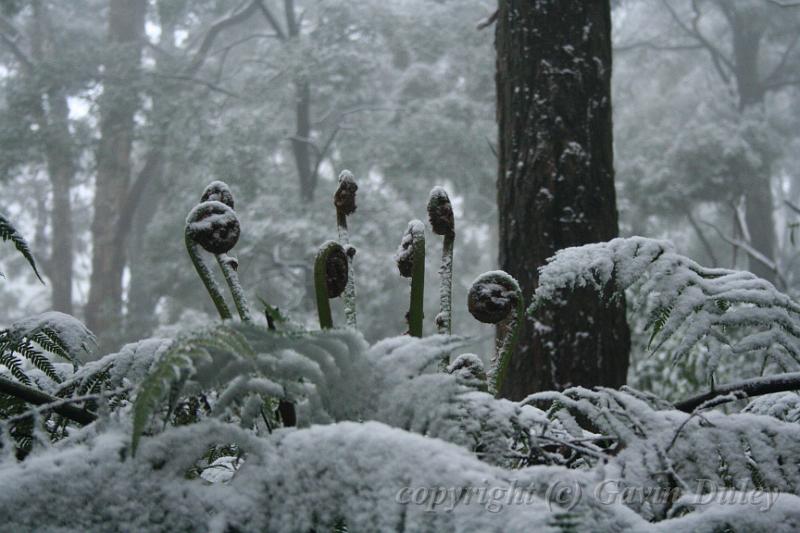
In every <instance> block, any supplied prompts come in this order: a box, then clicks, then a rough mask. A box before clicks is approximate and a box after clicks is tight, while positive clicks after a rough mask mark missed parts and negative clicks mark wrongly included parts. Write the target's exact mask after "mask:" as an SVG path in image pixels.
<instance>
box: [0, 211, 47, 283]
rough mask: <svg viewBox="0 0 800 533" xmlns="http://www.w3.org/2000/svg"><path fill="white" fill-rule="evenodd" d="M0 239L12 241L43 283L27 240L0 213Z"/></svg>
mask: <svg viewBox="0 0 800 533" xmlns="http://www.w3.org/2000/svg"><path fill="white" fill-rule="evenodd" d="M0 239H2V240H3V241H4V242H5V241H11V242H12V244H14V247H15V248H16V249H17V251H18V252H19V253H21V254H22V257H24V258H25V260H26V261H27V262H28V264H29V265H30V266H31V268H32V269H33V273H34V274H36V277H37V278H38V279H39V281H41V282H42V283H44V280H43V279H42V276H41V275H40V274H39V269H38V268H37V266H36V260H35V259H34V258H33V253H32V252H31V249H30V247H29V246H28V242H27V241H26V240H25V238H24V237H23V236H22V235H21V234H20V233H19V231H17V229H16V228H15V227H14V225H13V224H11V222H10V221H9V220H8V219H7V218H6V217H4V216H3V215H2V214H0Z"/></svg>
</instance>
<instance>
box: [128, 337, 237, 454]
mask: <svg viewBox="0 0 800 533" xmlns="http://www.w3.org/2000/svg"><path fill="white" fill-rule="evenodd" d="M210 350H217V351H220V352H222V353H223V354H226V355H232V356H242V355H249V356H252V355H253V351H252V349H251V348H250V346H249V345H248V344H247V341H246V340H245V339H244V337H242V336H241V335H240V334H239V333H237V332H236V331H234V330H233V329H231V328H229V327H227V326H217V327H215V328H209V329H203V330H200V331H198V332H191V333H187V334H185V335H183V336H180V337H178V338H177V339H175V341H174V342H173V343H172V345H171V346H170V348H169V349H168V350H167V352H166V353H165V354H164V355H163V356H162V357H161V358H160V360H159V361H158V362H157V363H156V364H155V366H154V368H153V369H152V371H151V372H150V373H149V374H148V375H147V377H146V378H145V379H144V380H143V381H142V382H141V384H140V385H139V386H138V388H137V391H136V400H135V402H134V405H133V434H132V435H133V436H132V440H131V450H132V453H135V452H136V448H137V446H138V444H139V439H140V437H141V435H142V432H143V431H144V429H145V427H146V426H147V423H148V421H149V419H150V416H151V415H152V414H153V413H154V412H155V411H156V410H157V409H158V407H159V405H160V404H161V402H162V401H163V399H164V396H166V395H167V393H168V392H171V393H172V394H173V395H174V394H178V393H179V392H180V391H179V390H176V386H180V385H183V384H184V383H185V381H186V379H187V378H188V377H190V376H192V375H194V374H195V372H196V371H197V366H199V365H201V364H202V363H210V362H211V361H212V358H211V354H210V352H209V351H210Z"/></svg>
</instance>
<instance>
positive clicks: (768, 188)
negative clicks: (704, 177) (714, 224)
mask: <svg viewBox="0 0 800 533" xmlns="http://www.w3.org/2000/svg"><path fill="white" fill-rule="evenodd" d="M723 12H724V13H725V15H726V17H727V18H728V23H729V24H730V26H731V29H732V30H733V31H732V40H733V63H734V65H736V68H735V70H734V71H733V77H734V78H735V83H736V88H737V90H738V93H739V109H740V110H741V111H742V112H745V111H747V110H748V109H749V108H751V107H757V106H762V105H763V104H764V96H765V92H766V90H765V87H764V85H763V83H762V82H761V79H760V77H759V68H758V57H759V49H760V44H761V40H762V38H763V36H764V29H765V28H764V26H763V25H762V24H761V23H755V24H754V23H753V21H752V20H748V18H749V17H748V16H747V15H746V14H745V13H743V12H740V11H738V10H737V9H735V8H734V7H732V6H727V7H726V6H724V5H723ZM761 155H762V164H761V165H760V166H754V165H752V164H750V162H749V158H741V159H742V160H743V161H746V163H744V164H743V165H741V166H740V167H739V168H735V169H732V172H733V173H735V175H736V177H737V179H738V181H739V185H740V187H741V189H742V193H743V194H744V197H745V220H746V222H747V230H748V232H749V234H750V235H749V236H750V244H751V245H752V246H753V248H755V249H756V250H758V251H759V252H761V254H763V255H764V256H765V257H766V258H767V259H769V260H776V254H775V217H774V213H773V211H774V209H773V207H772V180H771V176H772V164H771V161H770V159H771V156H769V155H768V154H764V153H762V154H761ZM748 266H749V268H750V271H751V272H753V273H754V274H755V275H757V276H759V277H762V278H764V279H766V280H769V281H771V282H773V283H775V278H776V276H775V271H774V270H773V269H771V268H770V267H769V266H767V265H765V264H764V263H763V262H762V261H759V260H758V259H756V258H754V257H748Z"/></svg>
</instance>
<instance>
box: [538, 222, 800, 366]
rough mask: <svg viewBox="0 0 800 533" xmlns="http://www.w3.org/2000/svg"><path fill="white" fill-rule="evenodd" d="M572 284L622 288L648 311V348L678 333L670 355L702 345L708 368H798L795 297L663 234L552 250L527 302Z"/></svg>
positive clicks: (799, 324) (552, 296)
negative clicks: (747, 364) (751, 362)
mask: <svg viewBox="0 0 800 533" xmlns="http://www.w3.org/2000/svg"><path fill="white" fill-rule="evenodd" d="M576 287H592V288H595V289H597V290H598V291H606V290H608V289H611V290H612V291H615V292H616V293H617V294H619V293H621V292H622V291H625V290H627V291H628V292H629V294H630V299H629V302H632V303H633V305H634V306H636V307H635V308H636V310H637V311H639V312H643V313H645V314H646V316H648V317H649V320H648V326H647V328H646V329H650V330H652V332H651V342H652V341H657V342H656V345H655V347H654V350H658V349H659V347H661V346H662V345H663V344H664V343H665V342H666V341H667V340H668V339H670V338H673V337H675V338H678V339H679V340H678V342H677V343H675V347H674V349H673V350H672V354H673V357H674V358H675V359H676V360H677V359H682V358H685V357H686V356H687V355H688V354H689V353H690V352H691V351H692V350H694V349H695V348H697V347H698V346H700V345H702V346H703V347H704V349H705V350H707V353H706V354H705V358H706V369H707V371H708V373H709V374H713V372H714V370H715V369H716V368H717V366H718V364H719V361H720V359H721V358H723V357H730V358H736V357H746V356H750V357H759V358H761V359H762V360H763V361H764V364H767V362H772V363H774V364H775V365H776V366H777V368H779V369H780V370H782V371H796V370H797V369H798V368H800V304H798V303H797V302H795V301H794V300H792V299H791V298H790V297H789V296H787V295H785V294H783V293H781V292H780V291H778V290H777V289H776V288H775V287H774V286H773V285H772V284H771V283H769V282H767V281H765V280H763V279H761V278H758V277H757V276H755V275H754V274H751V273H750V272H744V271H736V270H727V269H722V268H706V267H703V266H701V265H699V264H697V263H696V262H694V261H693V260H691V259H689V258H687V257H685V256H682V255H680V254H678V253H676V252H675V251H674V249H673V246H672V245H671V244H670V243H668V242H666V241H659V240H653V239H647V238H643V237H632V238H627V239H622V238H620V239H614V240H612V241H609V242H605V243H598V244H589V245H585V246H579V247H574V248H567V249H564V250H560V251H559V252H557V253H556V255H555V256H554V257H553V258H551V260H550V262H549V263H548V264H547V265H545V266H544V267H542V269H541V271H540V277H539V287H538V288H537V290H536V293H535V294H534V299H533V303H532V306H531V307H532V308H535V307H536V306H537V305H540V304H541V303H543V302H545V301H552V302H555V303H557V302H558V301H559V299H560V292H561V291H564V290H571V289H574V288H576Z"/></svg>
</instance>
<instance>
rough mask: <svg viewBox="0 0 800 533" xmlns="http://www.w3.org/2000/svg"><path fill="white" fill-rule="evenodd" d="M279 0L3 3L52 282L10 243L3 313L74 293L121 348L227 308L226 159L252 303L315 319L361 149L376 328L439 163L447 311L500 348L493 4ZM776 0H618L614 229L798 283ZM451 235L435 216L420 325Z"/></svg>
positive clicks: (12, 113) (33, 216)
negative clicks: (482, 285)
mask: <svg viewBox="0 0 800 533" xmlns="http://www.w3.org/2000/svg"><path fill="white" fill-rule="evenodd" d="M266 4H267V3H259V2H253V3H244V4H243V5H242V6H238V8H236V9H234V7H235V6H233V5H229V3H226V2H207V1H201V0H198V1H194V0H193V1H181V2H161V1H152V2H150V3H149V5H148V6H147V9H146V12H144V13H135V8H128V11H129V12H126V10H125V9H122V10H121V12H111V11H110V10H109V2H106V1H100V0H79V1H75V2H41V3H31V4H28V3H25V2H13V1H12V2H4V3H3V4H2V6H3V19H2V21H3V24H2V27H1V28H0V30H2V36H3V43H2V46H0V91H2V95H1V96H2V98H0V180H2V181H0V185H1V186H2V190H3V206H2V212H3V214H4V215H6V216H7V217H8V218H9V220H11V221H13V223H14V224H15V226H16V227H17V229H18V230H19V232H20V233H21V234H22V235H24V236H25V237H26V238H27V240H28V242H29V244H30V247H31V249H32V251H33V254H34V256H35V258H36V259H37V261H38V263H39V265H40V267H41V270H42V272H43V278H44V281H45V284H41V283H39V282H38V280H37V279H36V278H35V276H34V275H33V273H32V272H31V271H29V270H28V267H27V265H26V263H25V260H24V258H22V257H21V256H18V255H17V254H15V253H13V250H12V249H11V248H10V247H8V246H6V247H4V250H3V252H2V254H0V271H2V272H3V273H4V274H5V276H6V279H4V280H2V281H1V282H0V302H1V303H0V324H8V323H11V322H13V321H14V320H16V319H19V318H21V317H24V316H27V315H30V314H33V313H38V312H42V311H46V310H50V309H56V310H60V311H64V312H67V313H71V314H73V315H75V316H76V317H78V318H79V319H81V320H83V321H84V322H86V323H87V324H88V326H89V327H90V328H91V329H92V330H93V331H94V332H95V334H96V335H97V336H98V338H99V339H100V345H101V347H102V349H103V350H104V351H107V350H110V349H114V348H116V347H118V346H120V345H121V344H122V343H124V342H129V341H132V340H136V339H140V338H144V337H147V336H151V335H154V334H158V333H159V332H163V331H173V330H174V329H175V328H176V327H179V326H186V325H191V324H195V323H200V322H203V321H204V320H206V319H208V318H213V317H214V316H215V311H214V306H213V304H212V302H211V300H210V299H209V298H208V296H207V294H206V291H205V290H204V287H203V285H202V283H201V281H200V280H199V279H198V277H197V276H196V273H195V271H194V269H193V267H192V264H191V262H190V260H189V257H188V255H187V253H186V249H185V244H184V237H183V233H184V226H185V219H186V216H187V214H188V213H189V211H190V210H191V209H192V208H193V207H194V206H195V205H196V204H197V203H198V201H199V199H200V195H201V193H202V192H203V189H204V187H205V186H206V184H208V183H209V182H211V181H213V180H222V181H224V182H226V183H227V184H228V185H229V186H230V188H231V189H232V191H233V194H234V196H235V201H236V213H237V215H238V217H239V220H240V223H241V236H240V239H239V242H238V244H237V245H236V247H235V248H234V249H233V251H232V252H231V254H232V255H235V256H236V258H237V259H238V263H239V269H238V275H239V279H240V281H241V284H242V286H243V287H244V291H245V294H246V296H247V299H248V300H249V302H250V303H251V304H252V305H251V306H252V309H253V313H254V315H257V316H258V318H259V319H260V320H262V321H263V320H264V318H263V316H262V315H263V313H262V310H263V305H262V303H261V302H262V301H263V302H268V303H269V305H270V306H274V307H277V308H279V310H280V311H281V313H282V314H283V315H284V316H285V317H287V318H288V319H289V320H290V321H292V322H294V323H297V324H300V325H306V326H313V325H314V324H315V323H316V308H315V304H314V289H313V275H312V273H313V272H312V271H313V261H314V257H315V255H316V252H317V249H318V247H319V245H320V244H322V243H323V242H324V241H326V240H329V239H336V238H337V227H336V211H335V208H334V205H333V194H334V192H335V190H336V187H337V176H338V175H339V173H340V172H341V171H342V170H345V169H348V170H350V171H352V172H353V174H354V176H355V179H356V182H357V183H358V187H359V188H358V196H357V206H358V207H357V210H356V212H355V213H354V214H353V215H351V216H350V217H349V218H348V224H349V236H350V242H351V244H352V245H353V246H354V247H355V249H356V250H357V253H356V256H355V258H354V268H355V272H356V275H357V278H356V283H357V291H358V294H359V300H358V310H359V328H360V329H361V330H362V332H363V333H364V334H365V336H366V337H367V338H368V339H370V340H377V339H379V338H383V337H386V336H391V335H396V334H401V333H403V332H404V331H405V328H406V324H405V311H406V309H407V307H408V291H409V284H408V280H406V279H404V278H402V277H400V276H399V275H398V272H397V269H396V266H395V265H394V263H393V255H394V252H395V250H396V248H397V246H398V245H399V244H400V240H401V237H402V235H403V232H404V231H405V228H406V226H407V223H408V221H409V220H411V219H421V220H424V221H427V214H426V211H425V208H426V204H427V199H428V193H429V191H430V190H431V188H432V187H434V186H436V185H440V186H443V187H444V188H445V189H446V190H447V191H448V193H449V195H450V197H451V199H452V201H453V205H454V210H455V231H456V240H455V261H454V283H453V285H454V296H453V302H454V304H453V307H454V311H453V312H454V317H453V328H454V332H456V333H459V334H469V335H475V336H476V337H477V338H478V339H479V340H478V341H477V342H478V344H477V345H476V346H477V348H476V349H486V348H487V347H488V346H489V341H488V340H487V339H488V338H489V337H491V335H492V329H491V328H488V329H487V328H485V327H483V326H480V325H478V323H476V322H474V321H473V320H472V319H471V317H469V315H468V314H467V311H466V305H465V303H466V293H467V290H468V289H469V286H470V284H471V282H472V280H473V279H474V278H475V277H476V276H477V275H478V274H480V273H481V272H483V271H486V270H491V269H494V268H496V267H497V254H498V251H497V209H498V208H497V197H496V186H495V181H496V175H497V156H496V150H497V125H496V122H495V105H496V101H495V100H496V99H495V94H494V92H495V85H494V75H495V72H494V68H495V58H494V31H493V27H492V21H491V20H489V17H490V16H491V14H492V12H493V10H494V5H493V3H492V2H490V1H488V0H487V1H476V2H469V3H464V2H455V1H424V0H406V1H403V2H380V1H366V2H357V3H355V2H343V1H333V0H330V1H324V2H316V1H309V2H301V1H298V2H297V3H296V5H293V3H292V2H289V3H287V4H285V5H278V4H279V3H275V4H276V5H274V6H271V5H270V6H266ZM777 4H778V2H769V1H766V0H763V1H762V0H750V1H738V0H737V1H736V2H700V3H699V7H698V11H696V12H695V11H693V4H692V3H691V2H683V1H675V2H672V1H670V2H662V1H658V0H639V1H633V0H631V1H623V2H618V3H616V4H615V6H614V9H613V12H612V17H613V18H612V20H613V29H614V33H613V42H614V55H613V61H614V70H613V77H612V84H613V85H612V87H613V91H612V103H613V112H614V115H613V116H614V149H615V161H614V165H615V168H616V189H617V204H618V209H619V217H620V233H621V234H622V235H623V236H625V235H645V236H649V237H656V238H666V239H671V240H673V241H674V242H675V243H676V244H677V246H678V248H679V249H680V250H681V251H682V252H683V253H685V254H687V255H688V256H690V257H692V258H694V259H695V260H697V261H698V262H699V263H701V264H704V265H707V266H718V267H726V268H742V269H750V270H752V271H754V272H756V273H757V274H759V275H760V276H762V277H765V278H767V279H769V280H771V281H773V282H774V283H775V284H776V286H778V288H780V289H782V290H785V291H786V292H789V293H795V292H796V290H797V286H798V265H797V261H796V258H797V255H798V248H797V244H796V240H795V238H794V233H795V231H796V230H797V220H798V209H797V206H798V205H800V181H798V174H797V173H798V170H797V169H798V168H800V164H798V161H797V156H798V154H800V150H798V148H799V147H800V137H798V131H800V129H798V116H799V115H798V103H800V100H799V99H798V91H797V84H798V82H800V80H798V72H799V70H798V65H800V63H799V62H798V61H800V55H798V50H797V48H798V47H797V41H798V38H797V37H798V32H800V9H793V8H791V7H780V6H779V5H777ZM260 6H264V7H263V8H262V7H260ZM287 6H293V7H291V9H292V11H291V12H288V11H287ZM441 246H442V242H441V238H440V237H438V236H436V235H434V234H432V233H430V232H429V234H428V253H427V269H426V272H427V273H426V285H427V287H428V290H427V292H426V300H425V316H426V330H427V332H429V333H430V332H433V330H434V325H433V317H434V316H435V315H436V313H437V306H438V291H437V290H436V287H437V285H438V275H437V270H438V268H439V258H440V254H441V251H440V250H441ZM217 277H218V278H219V279H221V274H219V273H217ZM332 303H333V313H334V316H335V317H337V320H336V321H337V322H342V321H343V320H344V318H343V317H344V315H343V312H344V311H343V305H342V303H341V299H337V300H333V302H332ZM481 339H482V340H481ZM103 350H101V351H103Z"/></svg>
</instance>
